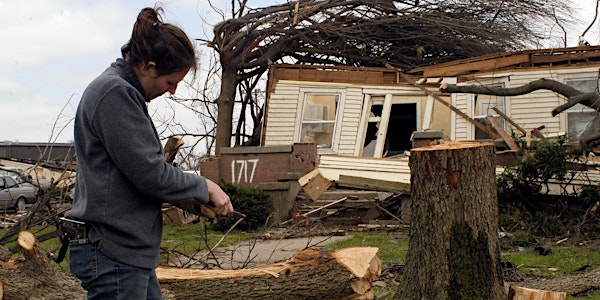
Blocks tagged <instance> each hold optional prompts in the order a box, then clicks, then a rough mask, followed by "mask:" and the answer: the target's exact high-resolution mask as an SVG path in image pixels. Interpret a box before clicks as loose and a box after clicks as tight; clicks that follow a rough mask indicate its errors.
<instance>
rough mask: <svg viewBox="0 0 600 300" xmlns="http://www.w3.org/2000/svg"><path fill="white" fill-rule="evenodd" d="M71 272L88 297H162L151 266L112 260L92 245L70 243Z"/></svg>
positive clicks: (134, 299)
mask: <svg viewBox="0 0 600 300" xmlns="http://www.w3.org/2000/svg"><path fill="white" fill-rule="evenodd" d="M69 248H70V261H69V266H70V268H71V272H72V273H73V274H74V275H75V276H76V277H77V278H79V280H81V286H82V287H83V288H84V289H85V290H86V291H87V298H88V299H90V300H91V299H116V300H121V299H123V300H125V299H127V300H129V299H132V300H138V299H139V300H142V299H152V300H154V299H163V297H162V292H161V290H160V285H159V284H158V279H157V278H156V273H155V272H154V269H144V268H138V267H134V266H131V265H127V264H124V263H120V262H118V261H115V260H112V259H110V258H109V257H107V256H106V255H104V254H102V252H100V250H98V248H97V247H96V245H95V244H92V243H85V244H74V243H71V244H70V245H69Z"/></svg>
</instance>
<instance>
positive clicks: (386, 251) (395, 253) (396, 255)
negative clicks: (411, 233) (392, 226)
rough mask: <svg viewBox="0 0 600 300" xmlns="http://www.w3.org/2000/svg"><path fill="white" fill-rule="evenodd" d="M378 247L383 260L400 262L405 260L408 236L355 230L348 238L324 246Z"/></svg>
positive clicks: (379, 255) (337, 247) (332, 247)
mask: <svg viewBox="0 0 600 300" xmlns="http://www.w3.org/2000/svg"><path fill="white" fill-rule="evenodd" d="M356 246H365V247H367V246H368V247H378V248H379V252H377V256H378V257H379V258H380V259H381V260H382V261H383V262H384V263H386V262H390V263H391V262H402V261H405V260H406V252H407V251H408V238H407V237H405V236H404V235H402V234H399V233H394V232H381V231H377V232H357V233H353V234H352V237H351V238H350V239H346V240H342V241H338V242H335V243H332V244H329V245H327V246H326V248H327V249H339V248H346V247H356Z"/></svg>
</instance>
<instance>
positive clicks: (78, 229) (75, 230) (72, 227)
mask: <svg viewBox="0 0 600 300" xmlns="http://www.w3.org/2000/svg"><path fill="white" fill-rule="evenodd" d="M58 231H59V232H60V241H61V242H62V245H61V246H60V250H59V251H58V256H57V257H56V259H55V261H56V262H57V263H59V262H61V261H63V259H65V255H66V254H67V248H69V244H72V243H75V244H85V243H87V242H88V232H89V228H88V226H87V224H85V222H82V221H78V220H73V219H69V218H65V217H62V218H60V221H59V223H58Z"/></svg>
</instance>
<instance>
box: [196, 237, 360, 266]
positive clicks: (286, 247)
mask: <svg viewBox="0 0 600 300" xmlns="http://www.w3.org/2000/svg"><path fill="white" fill-rule="evenodd" d="M351 237H352V235H346V236H311V237H305V238H292V239H278V240H263V239H255V240H249V241H244V242H240V243H238V244H235V245H231V246H226V247H219V248H217V249H215V251H214V252H213V254H210V253H200V254H198V255H197V256H196V259H197V260H199V261H202V262H206V263H208V264H210V265H218V266H220V267H221V268H223V269H239V268H249V267H253V266H258V265H266V264H270V263H274V262H278V261H282V260H286V259H288V258H290V257H292V256H294V255H296V253H298V252H300V251H301V250H303V249H306V248H322V247H323V246H325V245H327V244H330V243H333V242H337V241H340V240H345V239H349V238H351ZM217 261H218V264H217ZM198 267H203V266H198Z"/></svg>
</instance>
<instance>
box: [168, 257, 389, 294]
mask: <svg viewBox="0 0 600 300" xmlns="http://www.w3.org/2000/svg"><path fill="white" fill-rule="evenodd" d="M377 250H378V249H377V248H373V247H351V248H344V249H339V250H335V251H332V252H329V251H319V250H316V249H306V250H303V251H301V252H300V253H298V254H296V256H294V257H293V258H290V259H288V260H285V261H281V262H278V263H274V264H270V265H266V266H260V267H256V268H251V269H240V270H190V269H181V268H166V267H159V268H158V269H157V270H156V274H157V276H158V279H159V281H160V284H161V287H162V289H163V292H164V293H166V294H172V295H174V297H175V299H200V298H202V299H286V300H287V299H334V298H335V299H373V297H374V295H373V291H372V289H371V280H372V279H373V278H375V277H377V276H379V275H380V274H381V261H380V260H379V258H378V257H377V255H376V253H377Z"/></svg>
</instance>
